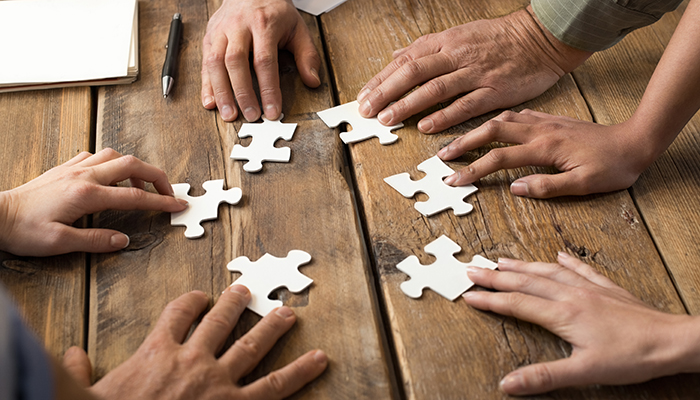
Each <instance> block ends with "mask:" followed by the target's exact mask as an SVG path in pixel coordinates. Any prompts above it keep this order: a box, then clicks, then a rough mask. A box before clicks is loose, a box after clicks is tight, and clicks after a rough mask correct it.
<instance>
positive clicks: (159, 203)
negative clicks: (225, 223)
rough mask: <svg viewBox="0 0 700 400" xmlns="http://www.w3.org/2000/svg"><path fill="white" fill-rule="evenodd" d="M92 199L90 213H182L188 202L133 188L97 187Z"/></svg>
mask: <svg viewBox="0 0 700 400" xmlns="http://www.w3.org/2000/svg"><path fill="white" fill-rule="evenodd" d="M93 190H94V191H93V192H92V194H91V197H90V203H89V206H90V209H88V210H86V211H88V212H89V213H93V212H98V211H104V210H148V211H164V212H170V213H172V212H180V211H184V210H185V209H186V208H187V201H186V200H184V199H176V198H175V197H171V196H164V195H161V194H156V193H151V192H147V191H145V190H141V189H139V188H133V187H113V186H96V187H95V188H94V189H93Z"/></svg>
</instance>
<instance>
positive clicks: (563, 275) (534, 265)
mask: <svg viewBox="0 0 700 400" xmlns="http://www.w3.org/2000/svg"><path fill="white" fill-rule="evenodd" d="M498 270H499V271H508V272H518V273H523V274H530V275H536V276H541V277H543V278H547V279H551V280H553V281H555V282H559V283H562V284H564V285H569V286H576V287H586V286H587V287H591V286H590V285H591V282H590V281H588V280H587V279H585V278H584V277H582V276H581V275H579V274H577V273H575V272H574V271H572V270H570V269H567V268H564V267H562V266H561V265H559V264H555V263H543V262H524V261H520V260H511V259H508V258H499V259H498Z"/></svg>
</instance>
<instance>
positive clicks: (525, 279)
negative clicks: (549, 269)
mask: <svg viewBox="0 0 700 400" xmlns="http://www.w3.org/2000/svg"><path fill="white" fill-rule="evenodd" d="M532 283H533V278H532V277H531V276H530V275H526V274H517V275H516V276H515V286H516V287H517V288H518V289H522V288H527V287H529V286H531V285H532Z"/></svg>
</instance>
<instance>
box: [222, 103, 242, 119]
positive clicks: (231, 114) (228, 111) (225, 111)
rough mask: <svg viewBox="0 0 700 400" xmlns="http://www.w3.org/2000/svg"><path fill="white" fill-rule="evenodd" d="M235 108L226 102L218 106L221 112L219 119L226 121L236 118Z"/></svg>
mask: <svg viewBox="0 0 700 400" xmlns="http://www.w3.org/2000/svg"><path fill="white" fill-rule="evenodd" d="M236 111H237V110H235V109H234V108H233V107H231V106H229V105H228V104H226V105H224V106H222V107H221V108H219V113H220V114H221V119H223V120H224V121H226V122H231V121H233V120H235V119H236V117H237V116H238V115H237V112H236Z"/></svg>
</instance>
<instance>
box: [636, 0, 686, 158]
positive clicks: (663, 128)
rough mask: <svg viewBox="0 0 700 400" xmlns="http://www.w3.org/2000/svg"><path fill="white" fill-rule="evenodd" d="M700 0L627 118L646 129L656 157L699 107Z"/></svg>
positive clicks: (677, 33)
mask: <svg viewBox="0 0 700 400" xmlns="http://www.w3.org/2000/svg"><path fill="white" fill-rule="evenodd" d="M698 38H700V0H692V1H691V2H690V4H689V5H688V8H687V9H686V11H685V14H684V15H683V18H682V19H681V21H680V23H679V24H678V27H677V28H676V31H675V33H674V34H673V37H672V38H671V41H670V42H669V44H668V46H667V48H666V51H665V52H664V54H663V56H662V57H661V60H660V61H659V64H658V65H657V67H656V70H655V71H654V74H653V75H652V78H651V80H650V81H649V85H648V86H647V89H646V91H645V92H644V95H643V96H642V100H641V102H640V104H639V107H638V108H637V110H636V112H635V113H634V115H633V116H632V118H631V119H630V120H629V121H628V123H627V124H628V125H630V126H631V127H632V128H633V129H635V130H636V131H639V132H646V133H647V134H646V139H647V143H649V145H650V146H651V147H652V150H653V154H652V155H651V156H652V161H653V159H656V158H658V157H659V156H660V155H661V153H663V152H664V151H665V150H666V148H668V146H670V145H671V143H672V142H673V140H674V139H675V138H676V136H677V135H678V133H679V132H680V131H681V130H682V129H683V127H684V126H685V125H686V124H687V123H688V121H689V120H690V118H692V117H693V115H694V114H695V113H696V112H697V111H698V109H699V108H700V40H698Z"/></svg>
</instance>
